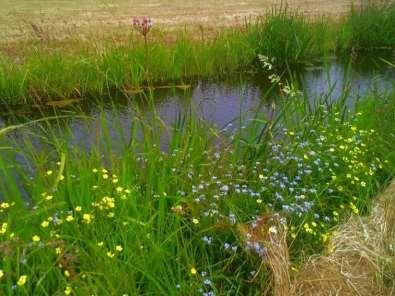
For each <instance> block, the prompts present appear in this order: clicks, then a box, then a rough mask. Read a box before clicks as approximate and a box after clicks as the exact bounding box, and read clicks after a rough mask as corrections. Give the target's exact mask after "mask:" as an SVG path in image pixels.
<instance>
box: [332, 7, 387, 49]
mask: <svg viewBox="0 0 395 296" xmlns="http://www.w3.org/2000/svg"><path fill="white" fill-rule="evenodd" d="M339 36H340V37H339V47H340V48H341V49H343V50H352V51H354V52H358V51H371V50H374V49H380V48H382V49H383V48H384V49H388V48H392V49H393V48H394V46H395V5H394V3H393V2H392V1H388V2H384V3H380V4H374V3H373V4H372V3H369V4H363V5H362V7H358V8H357V7H352V9H351V12H350V14H349V15H348V17H347V18H346V19H345V21H344V23H343V25H342V26H341V31H340V35H339Z"/></svg>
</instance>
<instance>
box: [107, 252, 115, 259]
mask: <svg viewBox="0 0 395 296" xmlns="http://www.w3.org/2000/svg"><path fill="white" fill-rule="evenodd" d="M107 256H108V257H110V258H113V257H114V256H115V254H114V253H112V252H110V251H108V252H107Z"/></svg>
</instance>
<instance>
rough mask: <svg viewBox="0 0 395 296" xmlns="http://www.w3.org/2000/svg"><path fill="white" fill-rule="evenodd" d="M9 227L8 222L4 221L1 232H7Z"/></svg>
mask: <svg viewBox="0 0 395 296" xmlns="http://www.w3.org/2000/svg"><path fill="white" fill-rule="evenodd" d="M7 228H8V223H7V222H4V223H3V224H2V225H1V228H0V234H4V233H6V232H7Z"/></svg>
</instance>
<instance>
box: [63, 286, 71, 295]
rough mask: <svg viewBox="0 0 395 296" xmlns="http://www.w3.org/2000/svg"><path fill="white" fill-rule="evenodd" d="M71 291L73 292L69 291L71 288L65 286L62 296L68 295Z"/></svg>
mask: <svg viewBox="0 0 395 296" xmlns="http://www.w3.org/2000/svg"><path fill="white" fill-rule="evenodd" d="M72 291H73V290H72V289H71V287H70V286H67V287H66V289H65V290H64V294H65V295H70V294H71V292H72Z"/></svg>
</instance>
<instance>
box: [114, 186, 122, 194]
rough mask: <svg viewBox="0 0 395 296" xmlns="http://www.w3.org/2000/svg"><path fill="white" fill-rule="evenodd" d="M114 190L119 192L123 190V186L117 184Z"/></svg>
mask: <svg viewBox="0 0 395 296" xmlns="http://www.w3.org/2000/svg"><path fill="white" fill-rule="evenodd" d="M115 190H116V191H117V192H118V193H121V192H122V191H123V188H122V187H121V186H118V187H117V188H116V189H115Z"/></svg>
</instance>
